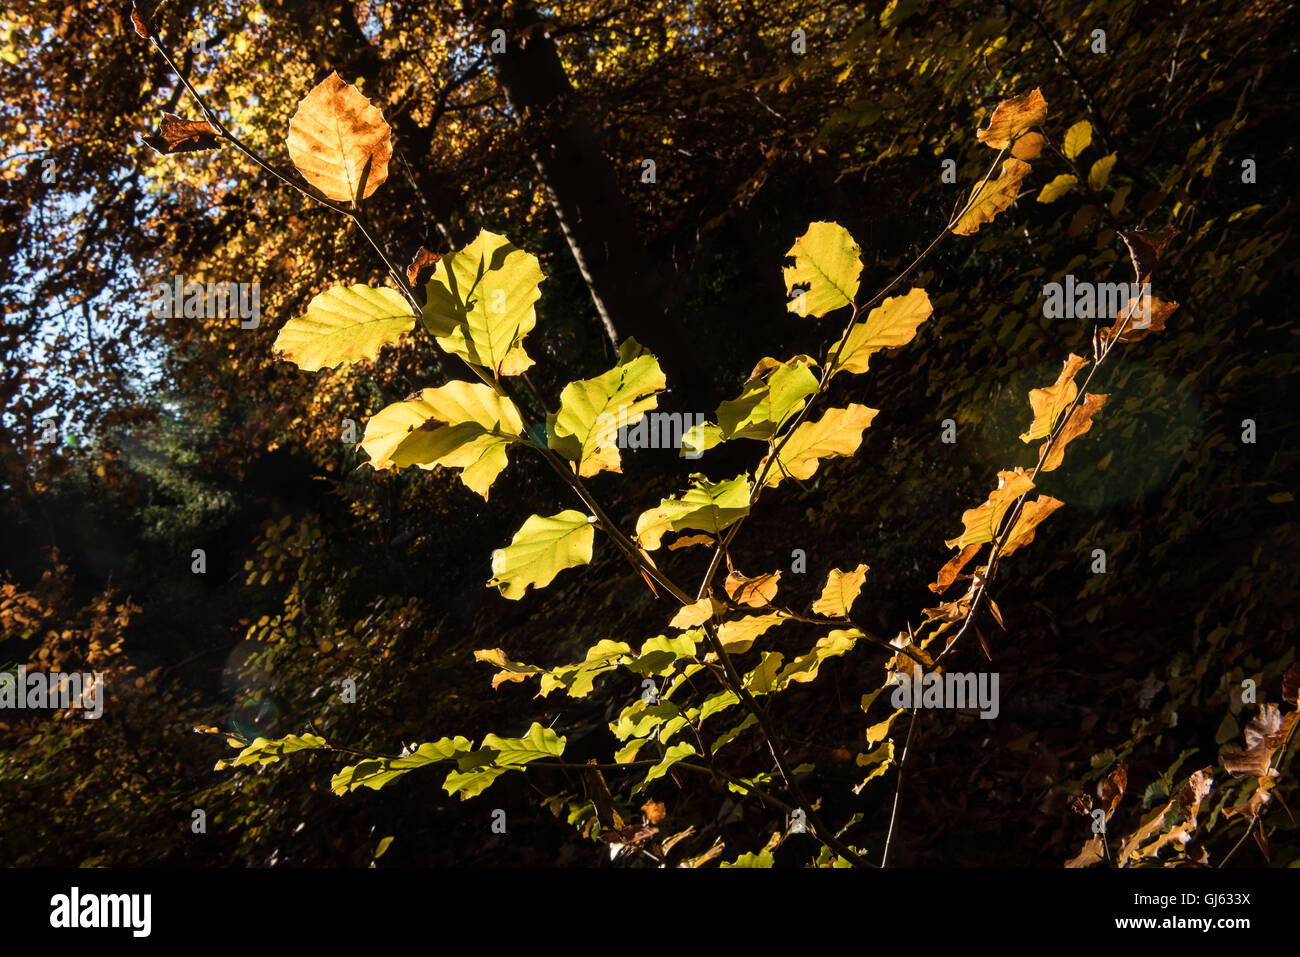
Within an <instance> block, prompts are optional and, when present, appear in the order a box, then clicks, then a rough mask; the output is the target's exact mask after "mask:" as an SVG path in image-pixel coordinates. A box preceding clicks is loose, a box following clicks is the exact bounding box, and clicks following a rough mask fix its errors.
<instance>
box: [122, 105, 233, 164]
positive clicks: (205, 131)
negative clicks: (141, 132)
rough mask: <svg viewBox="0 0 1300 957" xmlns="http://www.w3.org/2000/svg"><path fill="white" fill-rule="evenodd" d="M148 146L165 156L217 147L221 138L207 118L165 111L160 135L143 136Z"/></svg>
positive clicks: (159, 130) (159, 128)
mask: <svg viewBox="0 0 1300 957" xmlns="http://www.w3.org/2000/svg"><path fill="white" fill-rule="evenodd" d="M141 139H143V140H144V143H145V145H146V146H148V147H149V148H150V149H152V150H154V151H155V152H157V153H162V154H163V155H164V156H166V155H169V154H171V153H192V152H194V151H196V150H210V149H215V148H216V147H217V146H219V145H221V139H220V137H219V136H218V134H217V130H216V127H214V126H213V125H212V124H211V123H209V122H208V121H207V120H186V119H182V118H181V117H179V116H177V115H176V114H175V113H163V115H162V123H161V124H160V125H159V127H158V135H156V136H145V137H141Z"/></svg>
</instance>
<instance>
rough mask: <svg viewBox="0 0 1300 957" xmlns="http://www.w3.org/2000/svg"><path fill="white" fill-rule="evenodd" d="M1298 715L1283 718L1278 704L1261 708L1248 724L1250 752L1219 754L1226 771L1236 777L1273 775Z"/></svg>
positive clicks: (1248, 750)
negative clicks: (1274, 763)
mask: <svg viewBox="0 0 1300 957" xmlns="http://www.w3.org/2000/svg"><path fill="white" fill-rule="evenodd" d="M1297 714H1300V712H1296V711H1292V712H1291V713H1290V714H1288V715H1287V716H1286V717H1282V714H1281V712H1280V711H1279V710H1278V707H1277V705H1275V704H1264V705H1260V708H1259V713H1258V714H1257V715H1255V717H1254V719H1252V720H1251V722H1250V724H1248V725H1246V750H1245V751H1225V752H1223V753H1222V754H1220V755H1219V760H1220V762H1221V763H1222V764H1223V768H1224V770H1225V771H1227V772H1228V773H1229V774H1231V775H1232V776H1233V777H1235V778H1239V777H1245V776H1247V775H1252V776H1254V777H1268V776H1271V771H1270V768H1269V765H1270V764H1271V763H1272V761H1273V755H1274V753H1275V752H1276V751H1277V749H1278V748H1280V747H1281V746H1282V744H1283V743H1284V742H1285V741H1286V739H1287V736H1288V735H1289V734H1290V733H1291V727H1292V726H1293V725H1294V724H1295V722H1296V716H1297Z"/></svg>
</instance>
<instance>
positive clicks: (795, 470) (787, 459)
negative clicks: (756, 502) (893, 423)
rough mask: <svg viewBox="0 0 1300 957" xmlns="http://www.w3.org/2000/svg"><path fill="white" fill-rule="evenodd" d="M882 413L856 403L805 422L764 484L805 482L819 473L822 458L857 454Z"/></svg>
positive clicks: (792, 436) (792, 434)
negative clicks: (793, 479) (795, 480)
mask: <svg viewBox="0 0 1300 957" xmlns="http://www.w3.org/2000/svg"><path fill="white" fill-rule="evenodd" d="M879 413H880V410H879V409H868V408H867V407H866V406H865V405H857V404H854V405H850V406H849V407H848V408H844V409H827V410H826V414H825V415H823V416H822V417H821V418H820V419H818V420H817V421H816V422H804V423H803V424H801V425H800V426H799V428H797V429H795V430H794V432H793V433H791V435H790V438H789V439H788V440H787V441H786V443H785V444H784V445H783V446H782V447H781V452H780V454H779V455H778V456H777V459H776V461H775V462H774V463H773V464H772V467H771V468H770V469H768V470H767V477H766V478H765V479H764V480H763V484H764V485H766V486H774V485H780V484H781V482H782V480H784V479H786V478H796V479H799V480H800V481H802V480H803V479H806V478H810V477H811V476H812V474H813V473H814V472H816V471H817V463H818V462H819V461H820V460H821V459H826V458H835V457H837V456H844V455H853V454H854V453H856V452H857V451H858V446H859V445H861V444H862V433H863V431H864V430H865V429H866V428H867V427H868V426H869V425H871V422H872V420H873V419H875V417H876V416H877V415H879ZM763 461H764V462H766V461H767V460H766V459H764V460H763ZM760 472H761V469H760Z"/></svg>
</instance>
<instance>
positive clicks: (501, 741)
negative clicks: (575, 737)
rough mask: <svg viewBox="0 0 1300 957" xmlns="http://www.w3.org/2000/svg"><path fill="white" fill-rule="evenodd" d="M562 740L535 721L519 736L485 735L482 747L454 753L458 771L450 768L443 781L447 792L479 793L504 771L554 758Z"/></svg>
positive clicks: (561, 750) (561, 749) (465, 795)
mask: <svg viewBox="0 0 1300 957" xmlns="http://www.w3.org/2000/svg"><path fill="white" fill-rule="evenodd" d="M565 742H566V739H565V738H562V737H560V736H559V735H557V734H556V733H555V732H554V731H552V730H551V729H550V728H543V727H542V726H541V725H540V724H538V723H537V722H533V725H532V726H531V727H530V728H529V729H528V733H527V734H526V735H524V736H523V737H522V738H502V737H498V736H497V735H495V734H489V735H487V737H485V738H484V739H483V747H482V748H481V749H480V750H478V751H471V752H469V753H466V754H460V755H458V756H457V762H458V764H459V765H460V770H457V771H452V772H451V773H450V774H448V775H447V780H446V781H445V782H444V783H443V789H444V790H445V791H446V792H447V793H448V794H457V793H458V794H460V796H461V800H468V799H469V798H472V797H474V796H475V795H478V794H482V793H483V792H484V791H485V790H487V788H488V787H489V786H490V785H491V784H492V782H493V781H495V780H496V779H497V778H499V777H500V776H501V775H502V774H505V773H506V772H507V771H513V770H518V769H520V768H522V767H523V766H524V765H526V764H528V763H530V762H532V761H536V760H538V759H539V758H558V757H561V756H562V755H563V754H564V745H565Z"/></svg>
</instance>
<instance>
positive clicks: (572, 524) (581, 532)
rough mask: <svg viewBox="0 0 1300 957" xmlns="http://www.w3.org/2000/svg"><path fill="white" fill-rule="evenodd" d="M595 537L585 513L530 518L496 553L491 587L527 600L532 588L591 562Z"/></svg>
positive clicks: (542, 585)
mask: <svg viewBox="0 0 1300 957" xmlns="http://www.w3.org/2000/svg"><path fill="white" fill-rule="evenodd" d="M595 538H596V530H595V528H593V527H592V524H591V522H590V521H589V520H588V518H587V516H586V515H583V514H582V513H581V512H576V511H574V510H572V509H569V510H568V511H564V512H560V513H559V514H558V515H533V516H530V517H529V518H528V520H527V521H525V522H524V524H523V527H522V528H520V529H519V531H517V532H515V536H514V538H512V539H511V540H510V544H509V545H507V546H506V547H505V548H499V549H497V550H496V551H495V552H493V553H492V578H491V580H490V581H489V582H488V586H489V587H491V586H493V585H495V586H496V587H497V588H499V589H500V590H501V594H502V595H504V596H505V597H507V598H511V599H517V598H522V597H524V592H526V591H527V590H528V586H529V585H533V586H536V587H537V588H545V587H546V586H547V585H549V584H550V583H551V582H552V581H553V580H554V578H555V576H556V575H558V574H559V573H560V572H562V571H563V570H564V569H566V568H573V567H574V566H576V565H585V564H587V563H588V562H590V561H591V549H592V545H593V543H594V542H595Z"/></svg>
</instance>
